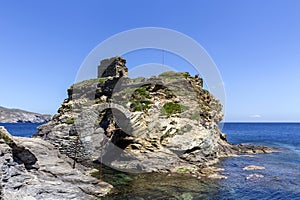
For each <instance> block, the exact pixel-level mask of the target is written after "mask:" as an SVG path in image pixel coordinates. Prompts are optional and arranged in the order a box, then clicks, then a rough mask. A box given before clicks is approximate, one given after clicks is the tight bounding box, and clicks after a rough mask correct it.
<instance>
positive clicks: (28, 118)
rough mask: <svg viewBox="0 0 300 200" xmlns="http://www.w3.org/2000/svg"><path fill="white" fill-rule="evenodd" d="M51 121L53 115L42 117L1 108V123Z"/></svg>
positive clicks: (22, 111)
mask: <svg viewBox="0 0 300 200" xmlns="http://www.w3.org/2000/svg"><path fill="white" fill-rule="evenodd" d="M50 119H51V115H42V114H38V113H33V112H28V111H24V110H20V109H8V108H4V107H1V106H0V123H22V122H29V123H44V122H48V121H50Z"/></svg>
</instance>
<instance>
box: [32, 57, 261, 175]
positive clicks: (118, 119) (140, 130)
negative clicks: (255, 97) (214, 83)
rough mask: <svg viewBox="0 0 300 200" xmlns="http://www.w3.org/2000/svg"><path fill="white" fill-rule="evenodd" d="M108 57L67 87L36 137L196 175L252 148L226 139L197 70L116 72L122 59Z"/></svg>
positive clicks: (133, 165) (93, 154) (97, 156)
mask: <svg viewBox="0 0 300 200" xmlns="http://www.w3.org/2000/svg"><path fill="white" fill-rule="evenodd" d="M109 60H110V61H112V60H113V62H109V63H110V64H109V65H108V68H109V73H108V72H107V73H102V74H105V75H103V76H102V77H99V78H97V79H92V80H87V81H83V82H80V83H76V84H74V85H73V86H71V87H70V88H69V89H68V98H67V99H66V100H65V101H64V102H63V103H62V106H61V108H59V110H58V113H57V114H56V115H55V116H54V117H53V119H52V120H51V121H50V122H49V123H47V124H45V125H42V126H40V127H39V132H38V133H37V134H36V135H35V137H40V138H44V139H45V140H47V141H49V142H51V143H52V144H53V145H54V146H56V147H58V148H59V150H60V152H61V153H63V154H65V155H67V156H68V157H70V158H72V159H74V160H75V161H76V162H79V163H81V164H83V165H85V166H88V167H92V166H93V163H99V162H102V163H104V164H106V165H108V166H110V167H113V168H115V169H118V170H122V171H128V172H184V173H192V174H196V175H201V174H203V172H204V171H205V170H203V168H206V167H208V166H210V165H212V164H214V163H216V162H217V161H218V159H219V158H220V157H225V156H231V155H235V154H237V153H243V152H246V151H247V152H246V153H248V152H250V150H253V151H252V153H258V152H255V150H256V148H255V147H253V148H251V146H243V145H239V146H234V145H231V144H229V143H228V142H227V141H226V135H225V134H223V133H221V131H220V129H219V127H218V123H219V122H220V121H221V120H222V117H223V113H222V105H221V104H220V102H219V100H217V99H216V98H215V97H214V96H213V95H211V94H210V93H209V92H208V91H207V90H205V89H204V88H203V80H202V79H201V78H200V77H199V76H198V75H196V76H191V75H189V74H188V73H176V72H165V73H162V74H161V75H159V76H155V77H151V78H136V79H130V78H128V77H126V76H122V74H123V75H124V73H123V72H127V68H126V66H125V61H124V60H123V59H121V58H119V57H117V58H111V59H109ZM105 63H106V61H105ZM111 63H112V64H111ZM100 66H101V65H100ZM103 66H104V65H103ZM105 66H106V65H105ZM114 66H115V67H114ZM101 69H102V70H103V68H101ZM104 71H105V70H104ZM120 71H122V73H119V72H120ZM100 74H101V73H100Z"/></svg>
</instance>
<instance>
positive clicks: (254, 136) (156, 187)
mask: <svg viewBox="0 0 300 200" xmlns="http://www.w3.org/2000/svg"><path fill="white" fill-rule="evenodd" d="M0 125H4V126H5V127H6V128H7V129H8V130H9V131H10V132H11V133H12V134H13V135H18V136H26V137H30V136H31V135H32V134H33V133H35V132H36V127H37V126H38V125H40V124H0ZM223 132H224V133H226V134H227V138H228V141H230V142H231V143H235V144H237V143H251V144H257V145H265V146H269V147H273V148H274V149H276V150H277V151H278V152H276V153H272V154H259V155H251V156H240V157H233V158H226V159H223V160H222V161H221V162H220V164H219V167H222V168H224V171H222V172H221V173H222V174H223V175H225V176H227V177H228V178H227V179H223V180H218V181H215V180H205V179H201V180H199V179H196V178H193V177H189V176H167V175H161V174H139V175H131V174H123V173H119V174H117V176H116V172H111V173H112V175H111V176H110V177H109V176H107V181H111V180H112V176H113V175H115V177H117V178H118V177H119V179H118V180H117V181H113V183H116V182H117V183H116V185H115V186H116V187H115V189H114V191H113V194H111V195H110V196H108V197H106V198H105V199H149V200H150V199H151V200H152V199H182V200H192V199H245V200H248V199H249V200H250V199H292V200H294V199H296V200H297V199H299V200H300V123H226V124H225V125H224V128H223ZM248 165H258V166H263V167H265V169H264V170H254V171H244V170H243V167H245V166H248ZM121 179H122V180H121Z"/></svg>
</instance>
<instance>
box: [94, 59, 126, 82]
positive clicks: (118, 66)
mask: <svg viewBox="0 0 300 200" xmlns="http://www.w3.org/2000/svg"><path fill="white" fill-rule="evenodd" d="M125 64H126V60H125V59H123V58H121V57H119V56H116V57H112V58H108V59H104V60H102V61H101V62H100V65H99V66H98V78H101V77H109V76H113V77H127V76H128V69H127V67H126V66H125Z"/></svg>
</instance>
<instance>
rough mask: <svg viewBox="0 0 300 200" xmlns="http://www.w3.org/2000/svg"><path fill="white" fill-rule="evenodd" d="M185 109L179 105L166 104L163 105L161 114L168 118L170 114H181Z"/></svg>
mask: <svg viewBox="0 0 300 200" xmlns="http://www.w3.org/2000/svg"><path fill="white" fill-rule="evenodd" d="M187 109H188V107H186V106H183V105H180V104H178V103H173V102H168V103H165V105H163V110H162V113H163V114H164V115H167V116H168V117H170V116H171V115H172V114H175V113H181V112H183V111H185V110H187Z"/></svg>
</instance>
